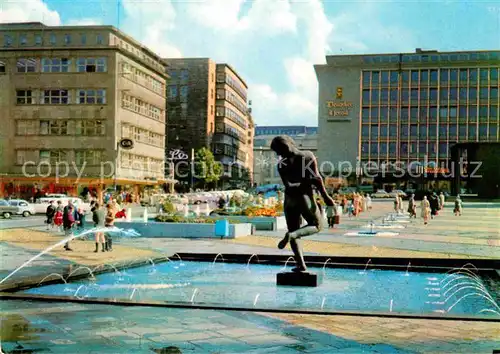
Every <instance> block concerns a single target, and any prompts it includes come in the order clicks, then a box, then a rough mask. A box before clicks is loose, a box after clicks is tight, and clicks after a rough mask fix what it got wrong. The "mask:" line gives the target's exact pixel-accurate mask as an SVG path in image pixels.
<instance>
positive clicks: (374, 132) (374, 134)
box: [370, 125, 378, 140]
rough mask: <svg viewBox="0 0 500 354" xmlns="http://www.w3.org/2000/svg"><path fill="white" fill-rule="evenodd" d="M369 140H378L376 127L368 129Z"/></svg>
mask: <svg viewBox="0 0 500 354" xmlns="http://www.w3.org/2000/svg"><path fill="white" fill-rule="evenodd" d="M370 138H371V139H372V140H374V139H378V125H372V126H371V128H370Z"/></svg>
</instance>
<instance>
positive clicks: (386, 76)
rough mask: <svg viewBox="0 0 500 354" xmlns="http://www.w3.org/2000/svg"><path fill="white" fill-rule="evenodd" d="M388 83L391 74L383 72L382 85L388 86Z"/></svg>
mask: <svg viewBox="0 0 500 354" xmlns="http://www.w3.org/2000/svg"><path fill="white" fill-rule="evenodd" d="M388 83H389V72H388V71H382V84H388Z"/></svg>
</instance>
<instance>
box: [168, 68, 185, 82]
mask: <svg viewBox="0 0 500 354" xmlns="http://www.w3.org/2000/svg"><path fill="white" fill-rule="evenodd" d="M168 75H169V76H170V79H172V80H177V79H181V80H182V81H187V80H188V79H189V70H188V69H180V70H174V69H170V70H169V71H168Z"/></svg>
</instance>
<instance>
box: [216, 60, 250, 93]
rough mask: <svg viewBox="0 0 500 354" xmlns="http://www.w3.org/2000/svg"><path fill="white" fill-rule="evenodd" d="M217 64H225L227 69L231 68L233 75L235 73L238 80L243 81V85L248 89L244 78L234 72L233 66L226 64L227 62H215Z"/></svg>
mask: <svg viewBox="0 0 500 354" xmlns="http://www.w3.org/2000/svg"><path fill="white" fill-rule="evenodd" d="M219 65H220V66H225V67H227V68H229V70H231V71H232V72H233V74H234V75H236V77H237V78H238V79H240V81H241V82H242V83H243V85H245V87H246V88H247V89H248V85H247V83H246V82H245V80H243V78H242V77H241V76H240V74H238V73H237V72H236V70H234V68H233V67H232V66H231V65H229V64H227V63H218V64H217V66H219Z"/></svg>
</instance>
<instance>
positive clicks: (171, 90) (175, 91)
mask: <svg viewBox="0 0 500 354" xmlns="http://www.w3.org/2000/svg"><path fill="white" fill-rule="evenodd" d="M188 93H189V87H188V86H187V85H182V86H180V87H179V86H178V85H169V86H168V87H167V97H168V98H170V99H173V98H177V97H178V96H179V97H180V99H181V102H186V101H187V98H188Z"/></svg>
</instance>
